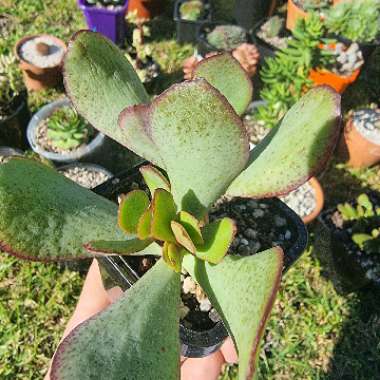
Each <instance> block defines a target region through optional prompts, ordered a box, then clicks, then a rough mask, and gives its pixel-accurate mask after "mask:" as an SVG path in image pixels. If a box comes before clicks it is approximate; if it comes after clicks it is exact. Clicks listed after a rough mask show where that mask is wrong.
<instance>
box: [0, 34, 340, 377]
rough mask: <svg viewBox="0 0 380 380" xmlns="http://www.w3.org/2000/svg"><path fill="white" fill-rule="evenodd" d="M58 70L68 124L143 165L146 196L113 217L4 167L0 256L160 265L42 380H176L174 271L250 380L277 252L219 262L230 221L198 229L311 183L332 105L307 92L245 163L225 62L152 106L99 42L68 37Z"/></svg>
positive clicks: (51, 174)
mask: <svg viewBox="0 0 380 380" xmlns="http://www.w3.org/2000/svg"><path fill="white" fill-rule="evenodd" d="M64 66H65V70H64V71H65V85H66V91H67V93H68V94H69V96H70V98H71V100H72V102H73V104H74V105H75V107H76V109H77V110H78V112H79V113H81V114H82V115H83V116H84V117H86V119H87V120H88V121H89V122H90V123H91V125H94V127H95V128H96V129H98V130H99V131H101V132H103V133H105V134H107V135H109V136H111V137H112V138H114V139H115V140H117V141H118V142H119V143H121V144H123V145H124V146H126V147H128V148H129V149H131V150H133V151H134V152H135V153H137V154H138V155H140V156H141V157H144V158H145V159H146V160H148V161H150V162H152V164H153V165H154V166H153V165H148V166H145V167H144V168H142V174H143V177H144V178H145V180H146V182H147V185H148V187H149V189H150V192H151V195H150V196H149V195H147V194H145V193H142V192H140V191H134V192H132V193H129V194H127V195H126V196H125V197H124V198H123V200H122V202H121V204H120V207H119V211H118V208H117V206H116V205H115V204H114V203H112V202H111V201H108V200H107V199H104V198H102V197H100V196H98V195H96V194H94V193H92V192H91V191H89V190H86V189H84V188H81V187H80V186H78V185H76V184H74V183H72V182H71V181H69V180H67V179H66V178H64V177H63V176H60V175H59V174H57V173H56V172H55V171H54V170H52V169H49V168H48V167H46V166H43V165H40V164H39V163H36V162H34V161H29V160H26V159H16V158H15V159H12V160H10V161H9V162H8V163H6V164H4V165H2V166H1V167H0V200H1V202H0V242H1V243H0V247H1V249H2V251H5V252H8V253H10V254H13V255H15V256H18V257H21V258H26V259H31V260H40V261H53V260H62V259H71V260H73V259H80V258H87V257H93V253H89V251H91V252H95V254H96V255H97V254H99V255H103V254H115V253H117V254H125V255H134V254H135V255H139V254H147V253H149V254H158V255H161V256H162V257H163V260H158V262H157V263H156V264H155V265H154V266H153V268H152V269H150V270H149V271H148V272H147V273H146V274H145V275H144V276H143V277H142V278H141V279H140V280H139V281H138V282H137V283H136V284H135V285H134V286H133V287H132V288H131V289H130V290H128V291H127V292H126V293H125V295H124V296H123V297H122V298H121V299H120V300H118V301H117V302H116V303H114V304H113V305H112V306H111V307H110V308H109V309H107V310H106V311H104V312H102V313H100V314H98V315H96V316H95V317H93V318H92V319H90V320H88V321H86V322H84V323H83V324H81V325H80V326H78V327H77V328H76V329H74V331H73V332H72V333H71V334H70V335H69V336H68V337H67V338H65V340H64V341H63V342H62V344H61V345H60V346H59V348H58V350H57V353H56V355H55V358H54V360H53V364H52V371H51V379H52V380H60V379H79V378H80V379H83V380H86V379H92V378H107V379H110V380H112V379H115V380H116V379H120V378H121V377H124V376H125V374H128V378H133V379H141V380H142V379H144V380H145V379H157V380H167V379H178V378H179V357H180V350H179V331H178V330H179V329H178V321H179V314H178V313H179V304H180V274H179V273H178V270H179V268H180V267H181V266H183V267H184V268H185V269H186V270H187V272H188V273H189V274H190V275H191V276H192V277H193V278H194V279H195V280H196V282H197V283H198V284H199V285H200V286H201V287H202V289H203V290H204V291H205V292H206V294H207V296H208V297H209V299H210V301H211V302H212V304H213V306H214V307H215V308H216V310H217V311H218V313H219V314H220V316H221V317H222V319H223V321H224V323H225V326H226V327H227V329H228V331H229V333H230V334H231V336H232V337H233V339H234V343H235V345H236V347H237V351H238V352H239V379H241V380H242V379H253V377H254V376H255V372H256V369H257V359H258V353H259V347H260V344H259V342H260V338H261V337H262V335H263V332H264V327H265V323H266V321H267V319H268V316H269V312H270V310H271V307H272V305H273V302H274V299H275V295H276V292H277V290H278V287H279V284H280V278H281V273H282V266H283V253H282V250H281V249H280V248H278V247H275V248H271V249H269V250H267V251H264V252H262V253H259V254H256V255H253V256H244V257H243V256H236V255H232V254H228V255H226V256H225V254H226V252H227V248H228V247H229V243H230V242H231V239H232V238H233V235H234V229H235V227H234V221H233V220H231V219H228V218H227V219H221V220H219V221H217V222H213V223H208V218H207V214H208V210H209V208H210V207H211V205H213V204H214V203H215V201H217V200H218V199H220V198H221V197H222V198H223V199H229V198H234V197H243V198H263V197H272V196H275V195H278V194H283V193H288V192H289V191H290V190H292V189H294V188H296V187H297V186H299V185H300V184H301V183H303V182H305V181H306V180H307V179H308V178H309V176H311V175H314V174H316V173H317V172H319V170H321V169H322V167H323V166H324V164H325V163H326V161H327V159H328V158H329V156H330V154H331V153H332V151H333V149H334V146H335V144H336V141H337V138H338V135H339V130H340V128H339V124H340V123H339V120H340V97H339V95H338V94H337V93H335V92H334V91H333V90H331V89H330V88H328V87H318V88H315V89H313V90H311V91H310V92H309V93H308V94H306V95H305V96H304V97H303V98H302V100H301V101H300V102H298V103H297V104H295V105H294V106H293V108H292V109H291V110H290V111H289V112H288V113H287V115H286V116H285V118H284V120H283V122H282V124H281V126H279V127H278V128H276V129H275V130H273V132H272V133H270V135H269V136H268V138H267V139H266V140H264V141H263V142H262V143H261V144H260V145H258V146H257V147H256V148H255V149H254V150H253V151H252V152H251V153H250V152H249V143H248V137H247V134H246V131H245V129H244V127H243V125H242V121H241V119H240V117H239V115H241V114H242V113H243V112H244V110H245V108H246V107H247V105H248V104H249V102H250V99H251V96H252V84H251V81H250V80H249V78H248V77H247V75H246V73H245V72H244V70H242V68H241V66H240V65H239V64H238V62H237V61H236V60H235V59H233V58H232V57H231V55H229V54H220V55H216V56H213V57H210V58H208V59H206V60H203V61H202V62H201V63H200V64H199V65H197V67H196V69H195V73H194V79H193V80H190V81H185V82H183V83H180V84H176V85H173V86H172V87H170V88H169V89H168V90H166V91H165V92H164V93H162V94H161V95H159V96H158V97H156V98H154V99H153V100H152V101H150V99H149V96H148V94H147V93H146V92H145V89H144V87H143V85H142V84H141V82H140V80H139V78H138V76H137V75H136V73H135V72H134V70H133V68H132V67H131V65H130V64H129V62H128V61H127V60H126V59H125V57H124V55H123V53H122V52H121V51H120V50H119V49H118V48H117V47H116V46H115V45H113V44H112V43H111V42H110V41H109V40H107V39H106V38H104V37H102V36H101V35H99V34H97V33H93V32H89V31H82V32H79V33H77V34H76V35H75V37H74V38H73V40H72V41H71V43H70V46H69V50H68V53H67V55H66V58H65V64H64ZM88 94H96V96H90V97H89V96H88ZM316 113H318V118H316V117H315V115H316ZM117 216H118V221H119V226H120V227H121V228H119V227H118V226H117V223H115V221H116V218H117ZM86 248H87V249H86ZM88 250H89V251H88ZM214 263H218V264H214ZM173 269H174V270H173Z"/></svg>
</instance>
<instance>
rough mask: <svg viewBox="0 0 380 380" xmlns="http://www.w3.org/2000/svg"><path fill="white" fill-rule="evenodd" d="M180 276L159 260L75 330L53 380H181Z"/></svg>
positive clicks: (60, 354)
mask: <svg viewBox="0 0 380 380" xmlns="http://www.w3.org/2000/svg"><path fill="white" fill-rule="evenodd" d="M179 301H180V276H179V274H178V273H175V272H174V271H172V270H171V269H170V268H168V267H167V265H166V264H165V263H164V262H163V261H162V260H160V261H159V262H157V264H156V265H155V266H154V267H153V268H152V269H151V270H149V272H148V273H147V274H145V275H144V276H143V277H142V278H141V279H140V280H139V281H138V282H137V283H136V284H135V285H134V286H133V287H132V288H131V289H129V290H127V291H126V292H125V294H124V296H123V297H122V298H121V299H119V300H118V301H116V302H115V303H114V304H112V305H111V306H110V307H109V308H108V309H106V310H105V311H104V312H102V313H99V314H97V315H96V316H94V317H93V318H91V319H89V320H87V321H85V322H83V323H82V324H81V325H79V326H78V327H76V328H75V329H74V330H73V331H72V332H71V333H70V334H69V335H68V336H67V337H66V339H65V340H64V341H63V342H62V343H61V344H60V346H59V347H58V350H57V352H56V354H55V356H54V360H53V364H52V371H51V379H52V380H68V379H70V380H74V379H81V380H92V379H107V380H120V379H134V380H146V379H155V380H177V379H179V361H180V358H179V351H180V350H179V348H180V347H179V333H178V322H179V316H178V310H179Z"/></svg>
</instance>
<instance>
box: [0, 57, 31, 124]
mask: <svg viewBox="0 0 380 380" xmlns="http://www.w3.org/2000/svg"><path fill="white" fill-rule="evenodd" d="M23 91H25V86H24V82H23V80H22V75H21V72H20V70H19V68H18V66H17V63H16V58H15V57H14V56H13V55H8V56H7V55H1V56H0V120H1V119H2V118H6V117H8V116H10V115H11V114H12V113H13V112H14V111H15V107H17V106H18V104H16V105H13V104H12V103H13V100H14V99H15V98H16V97H17V96H18V95H20V94H21V93H22V92H23Z"/></svg>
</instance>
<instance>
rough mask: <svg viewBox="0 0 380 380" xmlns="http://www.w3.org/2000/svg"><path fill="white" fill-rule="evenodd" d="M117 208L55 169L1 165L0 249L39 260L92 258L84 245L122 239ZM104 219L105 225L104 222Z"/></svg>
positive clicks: (23, 162) (29, 163) (28, 163)
mask: <svg viewBox="0 0 380 380" xmlns="http://www.w3.org/2000/svg"><path fill="white" fill-rule="evenodd" d="M116 218H117V206H116V205H115V204H114V203H112V202H111V201H109V200H107V199H105V198H102V197H100V196H99V195H96V194H94V193H93V192H92V191H90V190H87V189H85V188H83V187H81V186H79V185H77V184H76V183H74V182H73V181H71V180H70V179H68V178H66V177H65V176H63V175H61V174H59V173H57V172H56V171H55V170H54V169H52V168H50V167H48V166H46V165H44V164H40V163H39V162H37V161H34V160H28V159H24V158H13V159H11V160H10V161H9V162H7V163H5V164H3V165H0V247H1V249H2V250H3V251H5V252H8V253H10V254H12V255H14V256H17V257H20V258H26V259H30V260H38V261H52V260H63V259H67V260H69V259H78V258H85V257H91V255H90V254H89V253H88V252H87V251H86V250H85V249H84V248H83V244H85V243H87V242H88V241H92V240H109V239H112V240H123V239H126V236H125V235H124V234H123V233H122V231H120V229H119V228H118V226H117V224H116ZM100 221H101V222H100Z"/></svg>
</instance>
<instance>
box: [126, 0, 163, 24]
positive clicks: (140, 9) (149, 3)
mask: <svg viewBox="0 0 380 380" xmlns="http://www.w3.org/2000/svg"><path fill="white" fill-rule="evenodd" d="M163 8H164V3H163V1H162V0H129V2H128V12H133V11H137V17H138V18H142V19H147V20H150V19H151V18H153V17H154V16H157V15H159V14H160V13H162V10H163Z"/></svg>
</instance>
